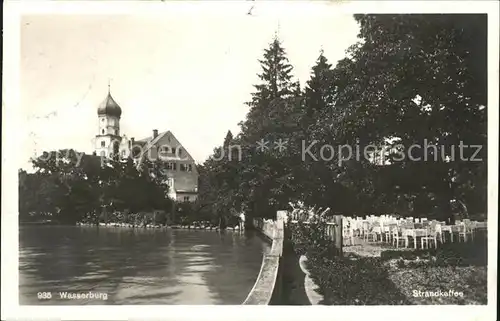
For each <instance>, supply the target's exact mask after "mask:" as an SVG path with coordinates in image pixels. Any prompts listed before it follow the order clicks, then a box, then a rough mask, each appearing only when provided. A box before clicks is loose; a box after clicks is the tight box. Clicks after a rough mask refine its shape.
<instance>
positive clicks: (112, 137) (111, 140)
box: [95, 85, 122, 157]
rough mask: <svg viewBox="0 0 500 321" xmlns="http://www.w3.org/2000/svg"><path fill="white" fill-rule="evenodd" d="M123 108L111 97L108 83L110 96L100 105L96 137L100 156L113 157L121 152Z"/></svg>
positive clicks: (96, 150)
mask: <svg viewBox="0 0 500 321" xmlns="http://www.w3.org/2000/svg"><path fill="white" fill-rule="evenodd" d="M121 115H122V109H121V108H120V106H119V105H118V104H117V103H116V101H115V100H114V99H113V97H111V89H110V86H109V85H108V96H107V97H106V99H104V101H103V102H102V103H101V104H100V105H99V108H98V109H97V117H98V119H99V125H98V130H99V132H98V133H97V135H96V137H95V138H96V139H95V152H96V155H98V156H103V157H112V156H116V155H118V153H119V149H120V143H121V137H120V117H121Z"/></svg>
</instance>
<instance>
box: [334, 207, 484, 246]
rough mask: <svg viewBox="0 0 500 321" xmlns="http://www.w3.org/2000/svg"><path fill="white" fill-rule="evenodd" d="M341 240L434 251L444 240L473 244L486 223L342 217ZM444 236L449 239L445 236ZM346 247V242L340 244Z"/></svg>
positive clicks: (384, 217)
mask: <svg viewBox="0 0 500 321" xmlns="http://www.w3.org/2000/svg"><path fill="white" fill-rule="evenodd" d="M343 220H344V222H345V224H344V228H343V233H344V240H346V241H348V243H349V244H354V243H355V241H354V238H359V239H361V240H362V241H363V242H366V243H373V242H377V243H386V244H390V245H392V246H394V247H396V248H399V247H401V246H404V247H405V248H408V247H410V246H412V247H413V248H415V249H416V248H418V247H420V248H432V247H433V248H437V247H438V244H443V243H445V242H447V241H450V242H455V240H458V242H468V241H473V240H474V237H475V234H476V232H477V231H479V230H481V229H483V230H484V229H486V228H487V223H486V222H473V221H471V220H468V219H464V220H463V221H457V222H456V224H455V225H445V222H441V221H437V220H429V219H427V218H425V217H424V218H413V217H407V218H399V219H398V218H396V217H395V216H392V215H381V216H375V215H370V216H367V217H365V218H361V217H344V219H343ZM446 234H448V235H449V238H447V237H445V236H446ZM344 244H346V245H347V243H344Z"/></svg>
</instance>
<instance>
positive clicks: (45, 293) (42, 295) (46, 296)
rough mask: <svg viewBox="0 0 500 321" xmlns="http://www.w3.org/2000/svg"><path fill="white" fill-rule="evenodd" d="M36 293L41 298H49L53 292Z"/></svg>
mask: <svg viewBox="0 0 500 321" xmlns="http://www.w3.org/2000/svg"><path fill="white" fill-rule="evenodd" d="M36 295H37V297H38V299H39V300H49V299H51V298H52V293H51V292H38V293H37V294H36Z"/></svg>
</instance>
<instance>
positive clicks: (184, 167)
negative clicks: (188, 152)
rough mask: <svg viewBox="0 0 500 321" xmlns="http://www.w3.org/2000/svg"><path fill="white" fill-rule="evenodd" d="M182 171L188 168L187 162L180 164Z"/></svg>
mask: <svg viewBox="0 0 500 321" xmlns="http://www.w3.org/2000/svg"><path fill="white" fill-rule="evenodd" d="M179 169H180V170H181V172H185V171H186V170H187V167H186V164H180V168H179Z"/></svg>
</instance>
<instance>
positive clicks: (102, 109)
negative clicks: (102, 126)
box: [97, 91, 122, 117]
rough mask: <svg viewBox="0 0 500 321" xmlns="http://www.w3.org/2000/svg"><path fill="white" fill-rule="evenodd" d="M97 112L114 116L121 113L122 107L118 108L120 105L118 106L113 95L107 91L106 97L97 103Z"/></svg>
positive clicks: (118, 115)
mask: <svg viewBox="0 0 500 321" xmlns="http://www.w3.org/2000/svg"><path fill="white" fill-rule="evenodd" d="M97 114H98V115H109V116H115V117H120V116H121V115H122V109H121V108H120V106H118V104H117V103H116V101H115V100H114V99H113V97H111V93H110V92H109V91H108V97H106V99H104V101H103V102H102V103H101V104H100V105H99V108H98V109H97Z"/></svg>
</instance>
